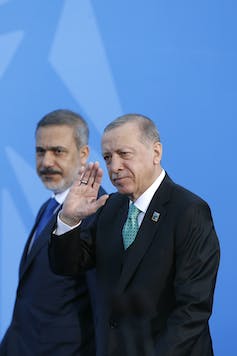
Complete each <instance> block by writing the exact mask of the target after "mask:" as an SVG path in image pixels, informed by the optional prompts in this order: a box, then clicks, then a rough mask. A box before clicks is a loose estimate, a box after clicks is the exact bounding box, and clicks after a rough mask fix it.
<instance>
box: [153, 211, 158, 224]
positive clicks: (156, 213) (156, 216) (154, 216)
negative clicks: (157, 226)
mask: <svg viewBox="0 0 237 356" xmlns="http://www.w3.org/2000/svg"><path fill="white" fill-rule="evenodd" d="M159 218H160V213H158V212H157V211H154V213H153V214H152V217H151V220H152V221H154V222H157V221H158V220H159Z"/></svg>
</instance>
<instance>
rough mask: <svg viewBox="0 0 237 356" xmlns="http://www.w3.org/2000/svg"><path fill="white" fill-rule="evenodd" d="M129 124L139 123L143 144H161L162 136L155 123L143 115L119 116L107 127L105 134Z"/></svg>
mask: <svg viewBox="0 0 237 356" xmlns="http://www.w3.org/2000/svg"><path fill="white" fill-rule="evenodd" d="M128 122H135V123H137V126H138V128H139V130H140V132H141V141H142V142H143V143H144V142H160V134H159V131H158V129H157V127H156V125H155V123H154V122H153V121H152V120H151V119H149V118H148V117H146V116H144V115H141V114H126V115H122V116H119V117H118V118H117V119H115V120H113V121H112V122H110V123H109V124H108V125H107V126H106V127H105V129H104V133H106V132H108V131H110V130H112V129H115V128H117V127H120V126H122V125H124V124H127V123H128Z"/></svg>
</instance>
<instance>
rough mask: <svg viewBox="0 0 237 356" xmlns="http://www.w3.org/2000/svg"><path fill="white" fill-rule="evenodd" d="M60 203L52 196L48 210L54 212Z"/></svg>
mask: <svg viewBox="0 0 237 356" xmlns="http://www.w3.org/2000/svg"><path fill="white" fill-rule="evenodd" d="M58 205H59V203H58V202H57V200H56V199H55V198H50V200H49V202H48V205H47V207H46V210H47V211H49V212H51V213H53V212H54V210H55V209H56V208H57V206H58Z"/></svg>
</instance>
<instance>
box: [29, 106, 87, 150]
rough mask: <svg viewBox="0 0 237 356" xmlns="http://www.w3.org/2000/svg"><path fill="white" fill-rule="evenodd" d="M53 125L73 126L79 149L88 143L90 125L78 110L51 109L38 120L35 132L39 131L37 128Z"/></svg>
mask: <svg viewBox="0 0 237 356" xmlns="http://www.w3.org/2000/svg"><path fill="white" fill-rule="evenodd" d="M53 125H66V126H69V127H72V128H73V130H74V135H75V141H76V145H77V148H78V149H79V148H80V147H82V146H84V145H88V140H89V129H88V125H87V123H86V121H85V120H84V119H83V117H82V116H81V115H79V114H77V113H76V112H74V111H71V110H67V109H58V110H54V111H51V112H50V113H48V114H46V115H45V116H44V117H42V119H41V120H40V121H39V122H38V124H37V126H36V131H35V133H37V130H38V129H39V128H40V127H45V126H53Z"/></svg>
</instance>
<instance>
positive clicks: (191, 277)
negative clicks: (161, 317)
mask: <svg viewBox="0 0 237 356" xmlns="http://www.w3.org/2000/svg"><path fill="white" fill-rule="evenodd" d="M175 243H176V253H175V265H176V272H175V278H174V289H175V299H176V303H175V307H174V309H173V311H172V313H171V314H170V316H169V318H168V320H167V324H166V328H165V331H164V332H163V334H162V335H161V336H160V337H159V341H158V343H157V345H156V355H157V356H158V355H159V356H185V355H187V356H190V355H201V354H203V352H202V350H203V349H202V348H200V353H198V352H196V353H195V352H194V353H192V352H193V350H195V349H198V347H199V346H198V344H199V343H200V344H201V343H202V342H203V340H204V339H205V337H206V335H205V334H209V332H208V320H209V317H210V315H211V312H212V304H213V294H214V288H215V282H216V275H217V270H218V266H219V256H220V250H219V243H218V239H217V235H216V232H215V228H214V225H213V220H212V217H211V212H210V209H209V207H208V205H207V204H206V203H205V202H202V203H199V204H192V206H189V207H188V208H187V209H186V211H185V212H183V213H182V216H180V217H179V221H178V223H177V227H176V230H175ZM202 337H203V339H202ZM203 351H204V350H203ZM210 354H212V353H209V352H207V353H205V352H204V354H203V355H205V356H206V355H210Z"/></svg>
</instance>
